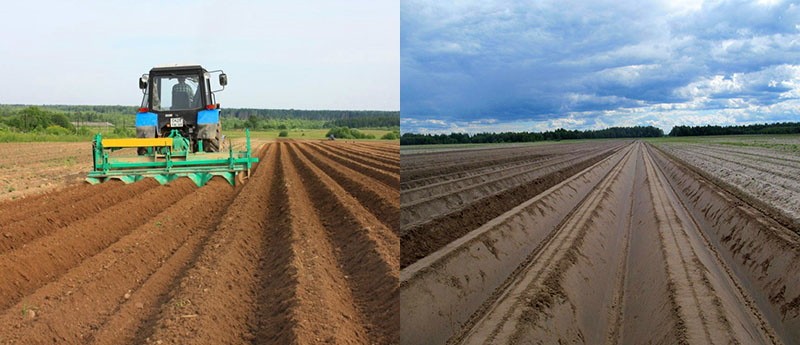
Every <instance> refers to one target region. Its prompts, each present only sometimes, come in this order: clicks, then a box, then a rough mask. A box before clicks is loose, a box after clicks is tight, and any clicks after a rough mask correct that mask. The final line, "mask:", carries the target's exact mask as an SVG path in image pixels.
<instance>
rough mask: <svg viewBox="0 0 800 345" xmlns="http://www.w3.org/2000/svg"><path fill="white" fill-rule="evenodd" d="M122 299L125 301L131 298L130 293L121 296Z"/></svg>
mask: <svg viewBox="0 0 800 345" xmlns="http://www.w3.org/2000/svg"><path fill="white" fill-rule="evenodd" d="M122 297H124V298H125V299H129V298H131V293H130V292H126V293H125V295H124V296H122Z"/></svg>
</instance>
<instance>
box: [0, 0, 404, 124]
mask: <svg viewBox="0 0 800 345" xmlns="http://www.w3.org/2000/svg"><path fill="white" fill-rule="evenodd" d="M398 9H399V1H397V0H395V1H366V0H348V1H344V2H332V1H322V0H318V1H311V0H303V1H277V0H276V1H236V0H234V1H146V0H145V1H79V2H73V1H12V2H8V3H6V4H4V6H3V20H2V21H0V42H2V44H0V66H2V73H3V80H4V81H3V82H2V83H0V103H6V104H7V103H15V104H19V103H23V104H120V105H138V104H139V102H140V100H141V93H140V92H139V89H138V87H137V82H136V80H137V79H138V77H139V76H140V75H141V74H143V73H146V72H147V71H149V69H150V68H151V67H153V66H155V65H160V64H167V63H200V64H202V65H204V66H205V67H207V68H209V69H223V70H224V71H225V72H226V73H227V74H228V80H229V85H228V88H227V89H226V90H225V91H224V92H222V93H220V95H219V96H218V98H217V99H218V101H220V102H221V103H222V105H223V107H256V108H294V109H370V110H395V111H396V110H399V107H400V91H399V90H400V69H399V65H400V43H399V42H400V13H399V10H398Z"/></svg>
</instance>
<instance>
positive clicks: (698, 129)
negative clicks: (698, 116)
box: [669, 122, 800, 137]
mask: <svg viewBox="0 0 800 345" xmlns="http://www.w3.org/2000/svg"><path fill="white" fill-rule="evenodd" d="M795 133H800V122H779V123H765V124H753V125H741V126H712V125H706V126H675V127H672V130H671V131H670V132H669V135H670V136H672V137H686V136H698V135H736V134H795Z"/></svg>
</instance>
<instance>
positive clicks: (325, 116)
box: [0, 104, 400, 129]
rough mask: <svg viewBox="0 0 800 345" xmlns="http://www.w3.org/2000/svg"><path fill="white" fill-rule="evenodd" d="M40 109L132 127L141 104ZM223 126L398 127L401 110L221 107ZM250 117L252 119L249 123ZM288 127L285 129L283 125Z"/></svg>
mask: <svg viewBox="0 0 800 345" xmlns="http://www.w3.org/2000/svg"><path fill="white" fill-rule="evenodd" d="M27 107H29V106H28V105H15V104H5V105H0V115H7V116H12V115H17V114H19V112H20V111H22V110H23V109H25V108H27ZM37 108H39V109H41V110H43V111H48V112H52V113H60V114H64V115H65V116H66V117H67V118H68V119H69V120H70V121H73V122H78V121H80V122H110V123H112V124H114V125H117V126H130V125H132V124H133V119H134V115H135V114H136V112H137V110H138V107H135V106H119V105H42V106H37ZM221 115H222V122H223V127H229V128H243V127H244V126H248V125H256V126H258V128H253V127H252V126H250V128H252V129H272V128H278V127H280V126H283V127H286V128H307V129H312V128H333V127H350V128H399V127H400V112H399V111H375V110H296V109H250V108H222V109H221ZM248 120H249V122H248ZM281 129H285V128H281Z"/></svg>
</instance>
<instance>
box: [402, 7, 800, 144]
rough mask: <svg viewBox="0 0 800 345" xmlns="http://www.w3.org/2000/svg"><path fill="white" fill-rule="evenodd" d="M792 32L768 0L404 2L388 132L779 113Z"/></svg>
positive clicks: (793, 80)
mask: <svg viewBox="0 0 800 345" xmlns="http://www.w3.org/2000/svg"><path fill="white" fill-rule="evenodd" d="M798 33H800V8H799V7H798V5H797V4H794V3H790V2H780V1H760V2H731V1H722V2H706V3H698V2H694V1H692V2H681V1H677V2H676V1H665V2H641V1H628V2H626V1H608V2H602V1H595V2H589V1H567V2H563V1H495V2H486V1H466V2H457V3H455V4H451V3H447V4H439V3H436V2H422V1H404V2H402V3H401V88H400V90H401V114H402V117H403V118H407V119H409V120H407V121H404V123H403V124H402V128H403V131H447V130H450V129H454V128H456V129H457V128H461V129H466V128H469V129H470V130H476V131H479V130H496V129H499V128H508V127H509V124H510V123H516V124H518V125H519V126H525V128H519V130H530V129H532V128H533V129H537V128H544V129H549V128H551V127H552V126H557V125H570V126H572V127H574V128H595V127H603V126H608V125H629V124H653V125H658V126H661V127H663V128H665V129H669V127H671V126H672V125H674V124H680V123H690V124H695V123H699V124H702V123H703V122H708V123H738V122H742V123H744V122H748V121H756V120H758V121H761V120H770V119H771V118H772V117H770V116H772V115H774V118H776V119H777V118H778V117H781V118H785V117H787V114H789V115H791V114H795V115H796V114H798V112H799V111H798V96H799V94H800V91H798V89H800V73H798V65H796V64H797V61H800V35H799V34H798ZM754 113H758V114H757V115H755V114H754ZM428 120H434V121H437V122H436V123H437V124H438V125H434V124H433V123H432V122H426V121H428ZM487 121H488V122H487ZM440 122H441V123H440ZM512 127H513V126H512Z"/></svg>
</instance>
